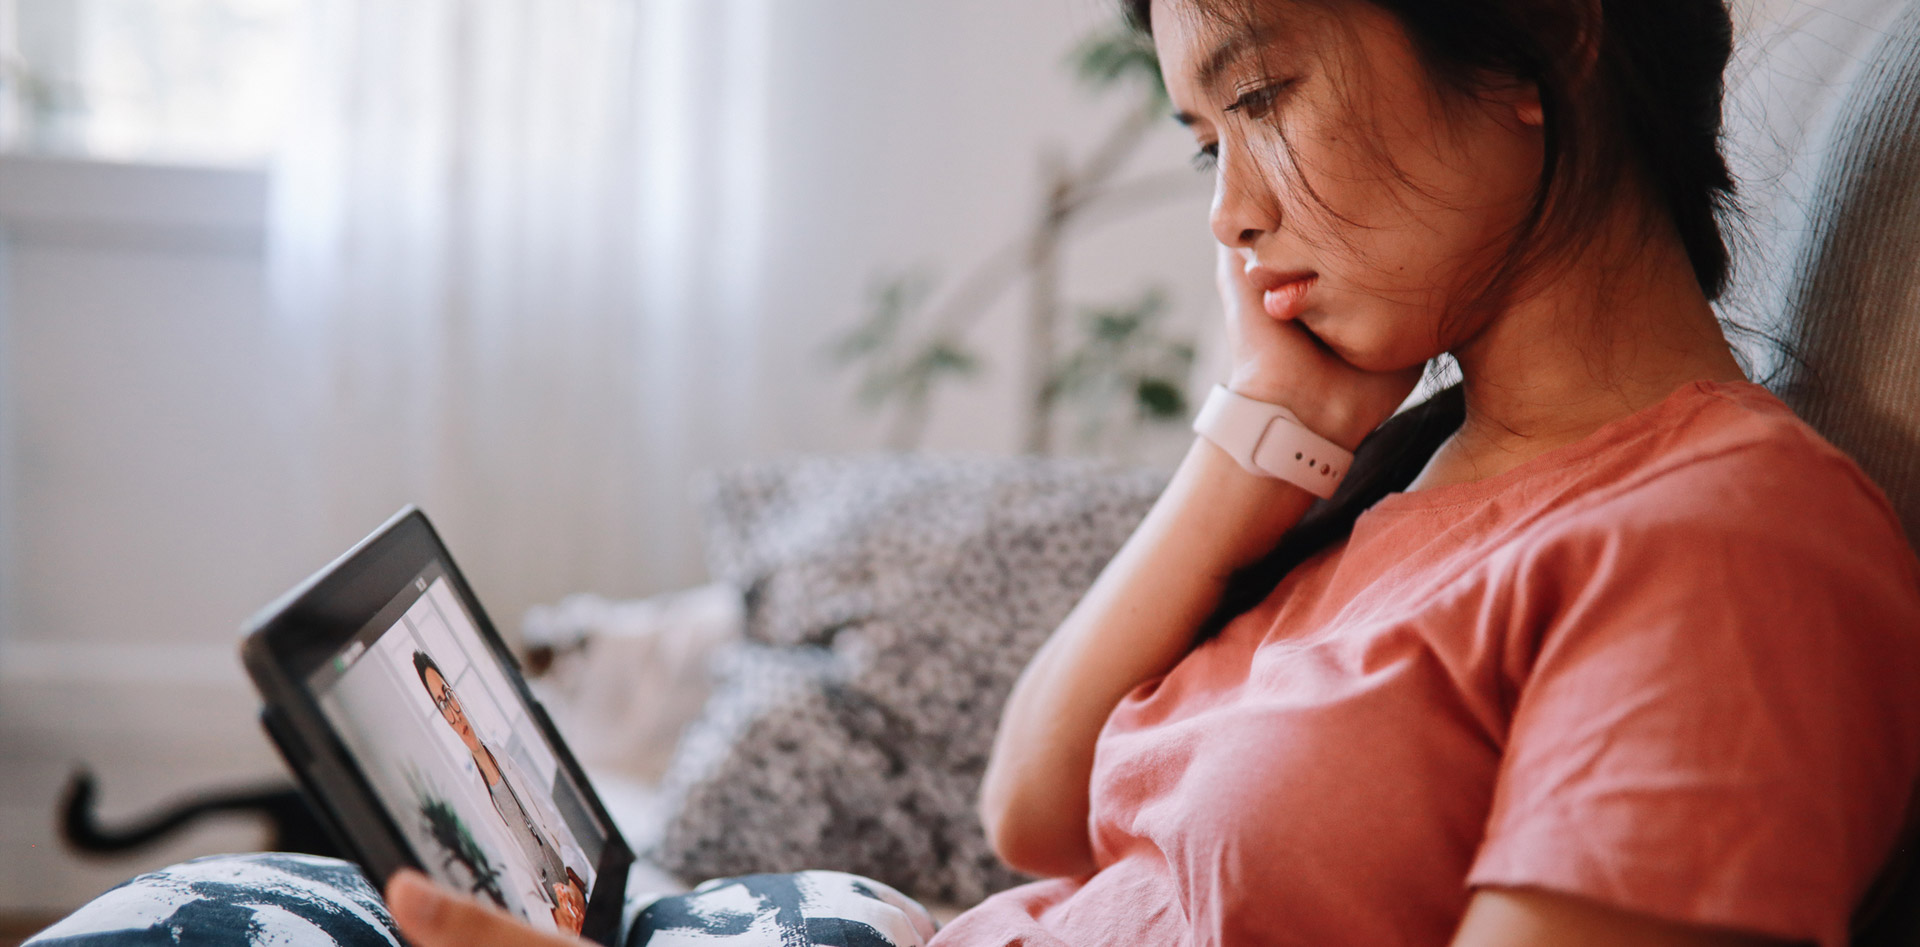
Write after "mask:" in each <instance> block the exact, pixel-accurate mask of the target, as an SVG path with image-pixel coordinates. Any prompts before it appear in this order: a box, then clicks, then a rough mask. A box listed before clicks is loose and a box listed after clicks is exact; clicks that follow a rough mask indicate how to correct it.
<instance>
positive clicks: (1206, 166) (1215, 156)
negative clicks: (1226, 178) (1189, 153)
mask: <svg viewBox="0 0 1920 947" xmlns="http://www.w3.org/2000/svg"><path fill="white" fill-rule="evenodd" d="M1219 166H1220V143H1219V142H1214V143H1213V144H1210V145H1201V146H1200V150H1199V151H1196V152H1194V153H1193V169H1194V170H1195V171H1198V172H1200V173H1201V174H1211V173H1213V169H1215V168H1217V167H1219Z"/></svg>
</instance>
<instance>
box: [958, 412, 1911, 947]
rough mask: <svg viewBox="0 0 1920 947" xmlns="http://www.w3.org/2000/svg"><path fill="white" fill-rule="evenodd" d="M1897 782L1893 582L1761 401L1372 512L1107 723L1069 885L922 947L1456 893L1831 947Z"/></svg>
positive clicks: (1124, 934) (1403, 926) (1320, 911)
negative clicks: (1546, 900) (1086, 862)
mask: <svg viewBox="0 0 1920 947" xmlns="http://www.w3.org/2000/svg"><path fill="white" fill-rule="evenodd" d="M1916 773H1920V565H1916V563H1915V561H1914V557H1913V553H1912V551H1911V549H1910V548H1909V547H1908V545H1907V543H1906V540H1905V537H1904V536H1903V535H1902V532H1901V528H1900V526H1899V523H1898V520H1897V519H1896V517H1895V516H1894V513H1893V511H1892V509H1891V508H1890V507H1889V505H1888V504H1887V502H1886V500H1885V499H1884V498H1883V496H1882V495H1881V494H1880V492H1879V491H1878V490H1877V489H1876V488H1875V487H1874V486H1873V485H1872V484H1871V483H1870V482H1869V481H1868V480H1867V479H1866V477H1865V476H1864V475H1863V474H1862V473H1861V472H1860V470H1859V469H1858V468H1857V467H1856V466H1855V465H1854V464H1853V463H1852V462H1851V461H1850V460H1848V459H1847V458H1846V457H1845V456H1844V455H1842V454H1841V453H1840V452H1839V451H1837V450H1835V449H1834V448H1833V447H1832V446H1830V445H1828V444H1827V443H1826V442H1825V441H1824V440H1822V439H1821V438H1820V437H1819V436H1818V435H1817V434H1815V433H1814V432H1813V431H1812V430H1811V429H1810V428H1808V427H1807V426H1806V425H1805V424H1803V423H1802V422H1800V421H1799V420H1798V419H1797V418H1795V417H1794V416H1793V414H1792V413H1791V412H1790V411H1789V410H1788V409H1787V408H1786V407H1785V406H1784V405H1783V404H1781V403H1780V402H1779V401H1778V400H1777V399H1775V398H1774V397H1773V396H1772V395H1770V394H1768V393H1767V392H1766V390H1765V389H1763V388H1761V387H1759V386H1757V385H1751V384H1745V383H1739V384H1713V383H1704V382H1703V383H1696V384H1692V385H1688V386H1686V387H1684V388H1682V389H1680V390H1678V391H1676V392H1675V393H1674V394H1672V395H1670V396H1669V397H1667V398H1666V399H1665V400H1663V401H1662V402H1660V403H1659V404H1657V405H1654V406H1652V407H1650V408H1647V409H1646V410H1643V411H1641V412H1638V413H1636V414H1634V415H1631V416H1629V417H1626V418H1622V419H1620V420H1618V421H1615V422H1613V423H1611V424H1609V425H1607V426H1606V427H1604V428H1602V429H1601V430H1599V431H1597V432H1595V433H1594V434H1592V435H1591V436H1589V437H1587V438H1585V439H1583V440H1581V441H1579V442H1578V443H1575V444H1571V445H1568V446H1565V447H1563V448H1560V449H1557V450H1554V451H1551V452H1548V453H1546V454H1543V455H1541V456H1539V457H1537V458H1534V459H1533V460H1531V461H1528V462H1527V463H1525V464H1523V465H1522V466H1520V467H1518V468H1516V469H1514V470H1511V471H1509V472H1507V473H1504V474H1501V475H1499V476H1496V477H1492V478H1489V479H1487V480H1483V481H1479V482H1476V483H1470V484H1459V485H1452V486H1443V487H1437V488H1434V489H1430V490H1421V491H1415V492H1412V493H1404V494H1393V495H1390V496H1388V497H1387V498H1386V499H1384V500H1382V501H1381V502H1380V503H1378V504H1377V505H1376V506H1375V507H1374V508H1372V509H1371V510H1368V511H1367V512H1366V513H1365V514H1364V515H1362V516H1361V517H1360V518H1359V520H1358V522H1357V523H1356V524H1355V526H1354V529H1353V534H1352V536H1351V537H1350V538H1349V539H1348V540H1346V541H1345V542H1344V543H1342V544H1340V545H1338V546H1335V547H1333V548H1330V549H1328V550H1325V551H1323V552H1322V553H1320V554H1319V555H1317V556H1315V557H1313V558H1311V559H1309V560H1308V561H1307V562H1306V563H1305V564H1303V565H1302V566H1301V567H1299V568H1298V569H1296V570H1295V571H1294V572H1293V573H1292V574H1291V575H1289V576H1288V577H1287V579H1286V580H1285V581H1284V582H1282V583H1281V585H1280V586H1279V588H1277V589H1276V590H1275V591H1274V593H1273V594H1272V596H1270V597H1269V598H1268V599H1267V600H1266V602H1265V603H1264V604H1262V605H1261V606H1260V607H1258V608H1256V609H1254V610H1253V611H1251V612H1249V613H1247V614H1246V615H1243V616H1241V617H1240V618H1239V619H1237V620H1235V621H1234V622H1232V623H1231V624H1230V625H1229V626H1228V627H1227V628H1226V629H1225V630H1224V631H1223V632H1222V633H1221V634H1220V635H1219V636H1218V637H1217V638H1214V639H1213V640H1210V641H1207V642H1205V643H1204V644H1201V645H1200V646H1199V647H1197V648H1195V649H1194V650H1193V651H1192V652H1191V653H1190V654H1188V655H1187V657H1186V658H1184V659H1183V660H1182V661H1181V662H1180V663H1179V664H1178V665H1177V666H1176V667H1175V668H1174V669H1173V670H1172V671H1171V672H1170V673H1169V674H1167V675H1166V676H1165V677H1163V678H1160V679H1158V680H1154V681H1149V682H1147V683H1145V684H1142V685H1141V686H1140V687H1139V688H1138V689H1136V690H1135V691H1134V692H1133V693H1131V694H1130V695H1128V696H1127V697H1126V698H1125V699H1124V700H1123V701H1121V703H1120V705H1119V706H1118V707H1117V708H1115V710H1114V712H1113V715H1112V716H1111V717H1110V718H1109V719H1108V721H1107V724H1106V727H1105V729H1104V730H1103V732H1102V733H1101V734H1100V737H1099V742H1098V745H1097V748H1096V751H1095V757H1094V765H1093V777H1092V786H1091V804H1092V810H1091V818H1090V824H1089V830H1090V832H1091V833H1092V842H1093V852H1094V859H1095V863H1096V865H1097V866H1098V867H1097V870H1096V871H1095V872H1094V873H1093V874H1092V875H1089V876H1086V877H1082V878H1076V879H1054V880H1050V881H1042V882H1038V883H1035V884H1031V885H1026V886H1023V887H1020V888H1015V889H1013V890H1011V891H1007V892H1003V893H1001V894H999V895H996V896H994V897H992V898H990V899H988V900H987V901H985V902H983V903H982V904H981V905H980V906H978V907H976V908H974V909H973V910H971V911H969V912H967V913H965V914H963V915H961V916H960V917H959V918H957V919H955V920H954V922H953V923H952V924H950V925H949V926H948V927H947V928H946V929H945V930H944V931H942V932H941V934H940V935H939V937H938V938H936V940H935V944H936V945H939V947H973V945H984V944H1030V945H1052V944H1063V943H1064V944H1072V945H1094V944H1190V943H1191V944H1216V943H1232V944H1246V943H1272V944H1307V945H1316V947H1324V945H1338V944H1366V945H1383V944H1435V945H1438V944H1445V943H1447V942H1448V941H1449V940H1450V939H1451V937H1452V935H1453V934H1454V932H1455V930H1456V928H1457V927H1458V925H1459V922H1460V918H1461V916H1462V914H1463V912H1464V911H1465V908H1466V905H1467V901H1468V899H1469V897H1470V895H1471V889H1472V888H1474V887H1476V886H1527V887H1535V888H1542V889H1548V890H1552V891H1556V892H1563V893H1567V894H1573V895H1578V896H1582V897H1585V898H1589V899H1592V900H1595V901H1599V902H1602V903H1605V904H1608V905H1613V906H1616V907H1619V908H1623V909H1628V910H1632V911H1637V912H1643V913H1645V914H1649V915H1654V916H1657V917H1662V918H1668V919H1672V920H1676V921H1686V922H1693V923H1698V924H1705V925H1715V926H1722V927H1731V928H1738V929H1744V930H1747V931H1751V932H1755V933H1764V934H1771V935H1774V936H1778V937H1784V938H1793V939H1806V940H1817V941H1819V942H1820V943H1821V944H1825V945H1833V947H1838V945H1841V944H1843V943H1844V942H1845V938H1846V927H1847V921H1848V916H1849V914H1850V913H1851V911H1852V909H1853V907H1854V906H1855V904H1856V902H1857V901H1858V900H1859V899H1860V898H1861V896H1862V895H1863V893H1864V892H1865V890H1866V887H1867V885H1868V884H1869V882H1870V881H1871V879H1872V878H1873V876H1874V875H1875V874H1876V872H1877V870H1878V869H1879V867H1880V866H1881V865H1882V864H1883V862H1885V861H1886V859H1887V858H1888V855H1889V853H1890V852H1891V851H1892V847H1893V843H1894V841H1895V839H1896V837H1897V836H1898V834H1899V832H1900V827H1901V825H1902V821H1903V817H1904V815H1905V812H1906V808H1907V804H1908V800H1909V798H1910V796H1911V791H1912V789H1913V787H1914V782H1915V779H1916Z"/></svg>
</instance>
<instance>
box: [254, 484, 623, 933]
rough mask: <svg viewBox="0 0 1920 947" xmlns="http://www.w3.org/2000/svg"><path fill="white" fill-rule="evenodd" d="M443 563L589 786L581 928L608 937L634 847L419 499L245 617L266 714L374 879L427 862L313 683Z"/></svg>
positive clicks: (548, 735) (562, 758)
mask: <svg viewBox="0 0 1920 947" xmlns="http://www.w3.org/2000/svg"><path fill="white" fill-rule="evenodd" d="M435 565H437V566H438V567H439V569H440V570H441V571H442V572H443V574H444V576H445V578H446V579H447V581H448V584H449V585H450V586H451V587H452V589H453V592H454V594H455V595H456V596H457V597H458V598H459V600H460V603H461V604H462V605H463V606H464V607H465V608H466V609H467V611H468V612H469V613H470V614H471V615H472V617H473V619H474V625H475V626H476V627H477V628H478V630H479V633H480V638H481V640H483V641H485V642H486V645H487V647H488V648H489V649H490V650H491V651H492V652H493V654H494V656H495V657H496V658H498V659H499V660H500V662H501V664H502V666H504V667H505V668H506V669H507V671H508V673H507V677H508V679H509V680H510V681H511V682H512V684H513V688H514V692H515V693H516V694H517V695H518V696H519V698H520V700H522V701H524V702H525V704H526V706H527V708H528V711H529V713H528V717H529V719H531V720H532V721H533V722H534V724H535V726H537V727H538V728H539V730H540V735H541V736H542V737H544V738H545V739H546V741H547V743H548V744H549V745H550V746H551V747H552V748H553V751H554V756H555V758H556V759H557V760H558V762H559V765H560V766H562V767H563V768H564V769H565V771H566V773H567V775H568V776H569V777H570V778H571V779H572V780H573V782H574V785H576V786H578V787H580V789H581V792H582V794H583V795H584V796H585V799H584V800H583V802H584V804H585V805H586V808H587V814H588V815H589V816H590V817H591V818H592V820H593V821H594V823H595V825H596V827H597V828H599V829H601V830H603V831H604V832H605V834H606V847H605V848H604V849H603V850H602V852H601V856H600V864H599V865H598V866H597V868H596V872H597V874H596V876H595V882H594V888H593V891H592V893H591V894H590V896H589V897H588V899H587V910H586V915H585V918H584V920H583V922H582V926H581V936H583V937H586V938H587V939H589V940H593V941H597V942H599V943H602V944H609V945H611V944H612V942H613V937H614V935H615V934H616V933H617V928H618V926H619V919H620V910H621V906H622V902H623V900H624V898H625V889H626V880H627V870H628V868H629V867H631V866H632V864H633V860H634V856H633V852H632V850H631V849H629V848H628V847H627V843H626V841H625V840H624V839H623V838H622V837H621V835H620V831H619V827H618V826H616V825H614V822H613V819H612V818H611V817H610V816H608V814H607V810H606V807H605V806H603V805H602V804H601V802H600V798H599V796H598V795H597V794H596V793H595V792H594V791H593V785H592V784H591V783H590V782H588V781H587V775H586V773H585V771H583V770H582V769H581V768H580V764H579V762H578V761H577V760H575V759H574V756H573V752H572V751H571V750H570V749H568V747H567V745H566V742H565V741H564V740H562V739H561V738H560V734H559V732H558V731H557V730H556V729H555V728H554V726H553V721H552V720H551V719H550V718H549V717H548V716H547V712H546V708H545V707H542V706H541V705H540V702H539V701H538V700H536V699H534V696H533V693H532V692H531V691H530V690H528V688H527V684H526V681H525V679H524V678H522V677H521V674H520V662H519V661H518V660H516V659H515V658H514V656H513V653H512V652H511V651H510V650H508V648H507V646H506V643H505V642H504V641H502V640H501V638H500V635H499V633H498V632H497V631H496V630H495V629H494V627H493V622H492V621H491V620H490V619H489V618H488V617H487V613H486V610H485V609H483V608H481V607H480V601H479V599H478V598H477V597H475V596H474V594H473V589H472V588H471V587H470V586H468V585H467V581H466V578H465V577H464V576H462V575H461V574H460V570H459V567H457V566H456V565H454V562H453V557H452V556H451V555H449V554H448V552H447V549H446V546H445V545H444V544H443V543H442V542H441V541H440V537H439V534H437V533H436V532H435V531H434V529H433V526H432V524H431V523H429V522H427V517H426V514H424V513H422V512H421V511H420V510H419V509H417V508H415V507H412V506H409V507H407V508H406V509H404V510H401V511H400V512H399V513H397V514H395V515H394V516H393V518H392V519H389V520H388V521H387V522H386V524H385V525H383V526H381V527H380V528H379V529H378V530H376V531H375V532H374V533H373V535H371V536H368V537H367V538H366V539H364V540H361V542H360V543H359V544H358V545H356V546H354V547H353V549H351V550H349V551H348V552H347V553H346V554H345V555H343V556H341V557H340V558H339V559H337V560H335V561H334V562H333V564H331V565H329V566H327V567H326V568H325V569H322V570H320V571H319V572H318V573H315V574H314V575H313V576H312V577H311V578H309V579H307V581H305V582H303V583H301V585H300V586H299V587H297V588H295V589H294V590H293V591H291V592H288V593H287V594H286V595H284V596H282V597H281V598H280V599H279V600H278V601H276V602H274V603H273V604H272V605H269V606H267V608H266V609H264V610H262V612H261V613H260V615H258V616H257V617H255V618H254V619H253V620H252V621H251V622H249V623H248V626H247V636H246V641H245V643H244V644H243V645H242V648H241V657H242V660H243V662H244V663H245V664H246V668H247V673H248V675H249V676H251V677H252V678H253V682H254V686H255V687H256V688H258V689H259V691H260V695H261V698H262V700H263V701H264V703H265V706H264V707H263V709H262V710H261V722H262V724H263V725H264V726H265V727H266V729H267V733H268V736H269V737H271V738H272V740H273V742H274V745H275V746H277V747H278V748H279V749H280V753H281V756H282V757H284V758H285V759H286V761H287V766H288V768H290V769H292V770H293V772H294V775H295V777H296V778H297V779H298V780H299V783H300V786H301V788H302V790H303V791H304V792H305V794H306V796H307V799H308V801H309V803H310V804H311V805H312V807H313V808H314V809H315V811H316V813H317V814H318V815H319V817H320V818H321V820H322V821H323V822H324V823H326V826H327V828H328V830H329V831H331V832H332V833H333V834H334V836H335V837H336V841H338V842H339V843H340V844H341V846H342V847H343V848H344V849H346V851H348V852H349V853H350V854H351V855H352V856H353V858H354V860H355V861H357V862H359V864H360V866H361V868H362V869H363V870H365V871H366V873H367V876H368V878H369V879H371V880H372V881H373V882H374V884H375V885H376V886H377V887H379V888H380V889H382V890H385V888H386V883H387V879H388V878H389V877H390V876H391V875H392V874H393V873H394V872H395V871H397V870H399V869H400V868H403V867H411V868H422V869H423V866H422V865H421V861H420V859H419V857H418V856H417V855H416V854H415V853H414V851H413V849H412V847H411V846H410V845H409V844H408V842H407V840H406V836H405V835H404V834H402V832H401V831H400V828H399V826H398V825H397V824H396V823H395V822H394V821H393V818H392V816H391V815H390V814H389V813H388V812H387V811H386V810H385V808H384V807H383V806H381V804H380V802H379V799H378V797H377V796H376V795H375V794H374V791H373V787H372V784H371V783H370V782H369V781H368V780H367V778H366V776H365V774H364V773H363V772H362V770H361V769H360V767H359V766H358V765H357V764H356V762H355V761H354V758H353V754H352V753H351V752H349V751H348V749H347V747H346V745H345V744H344V743H343V742H342V741H341V739H340V737H339V734H338V733H337V732H335V730H334V728H333V726H332V724H331V723H329V722H328V720H327V718H326V717H325V716H324V715H323V714H322V713H321V710H320V705H319V703H318V701H317V700H315V698H314V695H313V694H312V692H311V691H309V690H308V689H307V686H306V682H307V681H308V680H309V678H310V676H311V675H312V674H313V672H314V671H316V670H318V669H320V668H321V667H322V666H323V665H324V664H326V663H327V662H328V661H331V660H332V659H333V657H334V656H335V655H337V654H339V653H340V651H341V649H342V648H343V647H345V646H346V645H347V643H348V642H350V641H351V640H353V638H354V637H355V636H357V635H359V634H360V632H361V631H362V630H364V629H365V628H366V627H367V626H368V624H369V623H370V622H372V621H373V620H374V618H375V617H376V615H377V614H378V613H379V612H380V611H381V610H382V609H383V608H385V607H386V606H387V605H388V604H389V603H391V602H393V601H394V600H395V599H396V598H398V597H399V596H401V595H402V594H405V593H406V592H407V589H408V586H409V585H410V584H411V583H413V581H414V580H415V578H416V577H419V576H420V575H421V574H422V573H423V572H426V571H427V570H428V569H429V568H431V567H432V566H435ZM423 870H424V869H423Z"/></svg>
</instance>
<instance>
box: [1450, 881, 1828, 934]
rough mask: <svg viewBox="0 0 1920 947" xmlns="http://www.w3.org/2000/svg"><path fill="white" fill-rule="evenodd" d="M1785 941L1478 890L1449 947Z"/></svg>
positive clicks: (1565, 899)
mask: <svg viewBox="0 0 1920 947" xmlns="http://www.w3.org/2000/svg"><path fill="white" fill-rule="evenodd" d="M1788 943H1790V942H1789V941H1783V940H1775V939H1773V938H1768V937H1761V936H1757V935H1753V934H1745V933H1740V932H1736V931H1727V930H1719V929H1715V928H1709V927H1700V926H1696V925H1692V924H1678V923H1675V922H1672V921H1667V920H1662V919H1659V918H1656V917H1653V916H1651V915H1647V914H1639V913H1635V912H1631V911H1621V910H1618V909H1616V908H1610V907H1607V906H1605V905H1602V904H1600V903H1598V902H1594V901H1588V900H1585V899H1582V898H1576V897H1571V896H1568V895H1563V894H1555V893H1553V892H1549V891H1542V890H1539V889H1533V888H1481V889H1479V890H1478V891H1476V892H1474V895H1473V900H1472V901H1470V902H1468V905H1467V914H1466V917H1465V918H1464V919H1462V920H1461V922H1460V929H1459V931H1457V932H1456V933H1455V934H1454V937H1453V947H1611V945H1620V947H1629V945H1631V947H1768V945H1784V944H1788Z"/></svg>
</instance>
